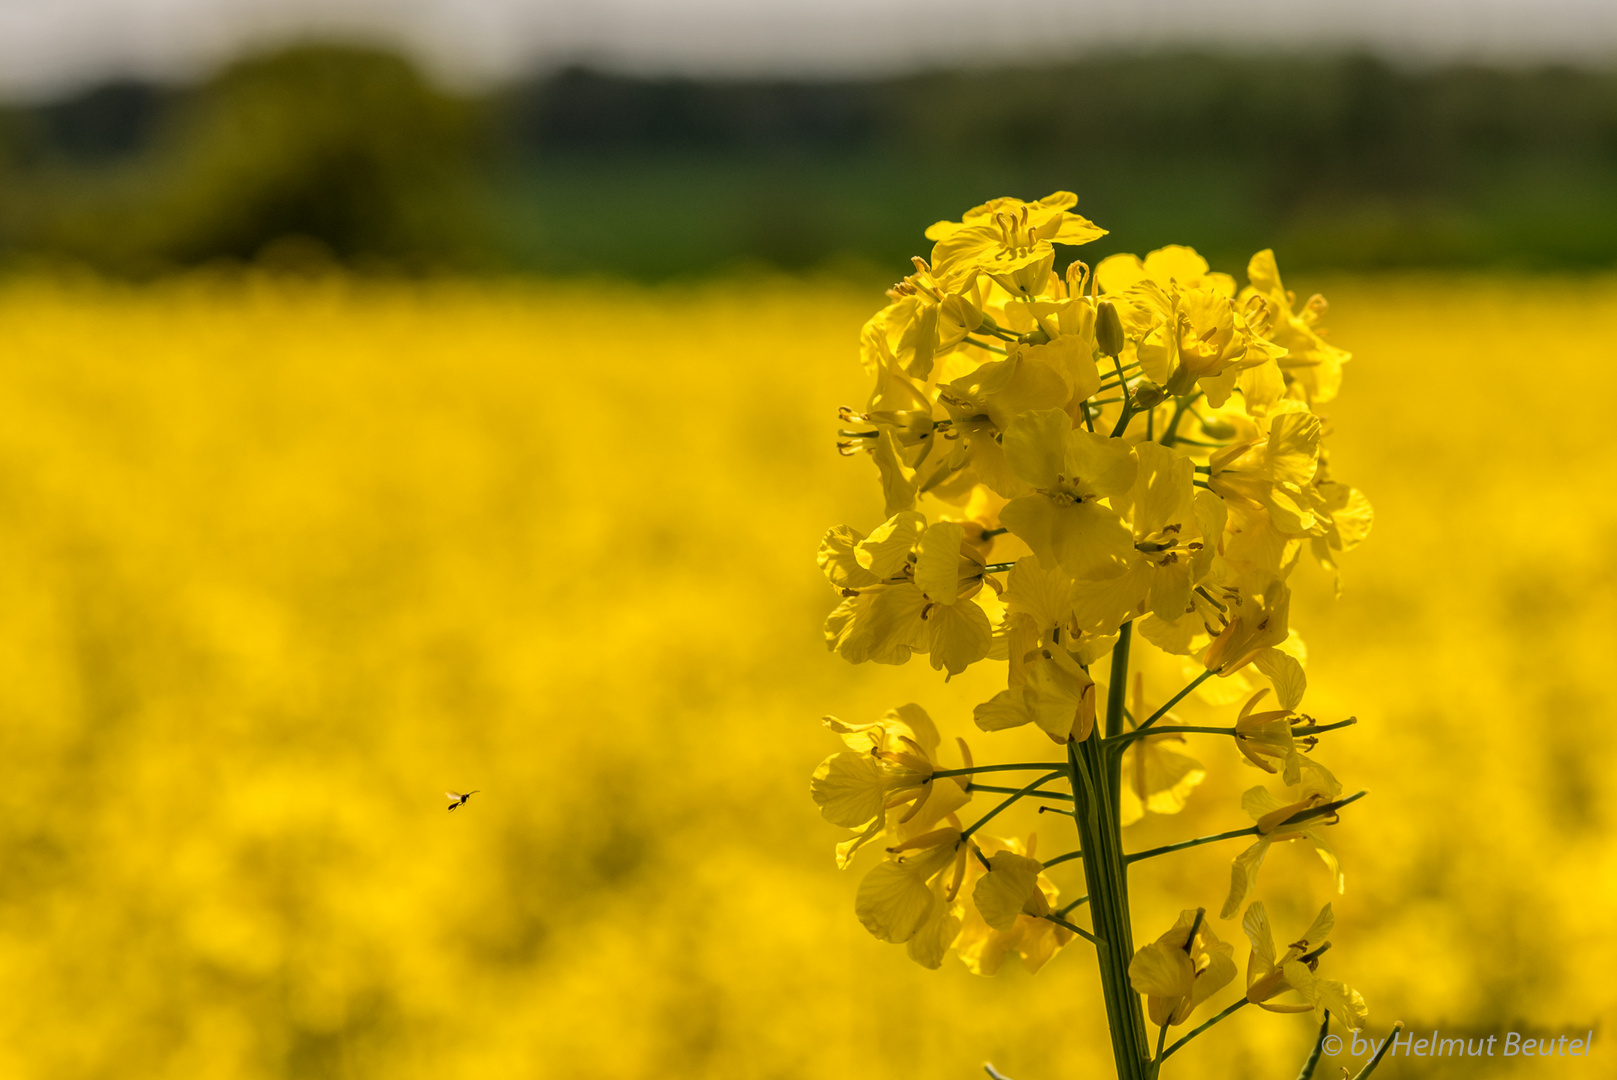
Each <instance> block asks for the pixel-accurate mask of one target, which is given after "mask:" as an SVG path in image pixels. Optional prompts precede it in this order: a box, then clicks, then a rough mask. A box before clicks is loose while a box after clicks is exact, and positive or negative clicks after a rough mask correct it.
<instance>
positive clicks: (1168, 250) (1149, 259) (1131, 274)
mask: <svg viewBox="0 0 1617 1080" xmlns="http://www.w3.org/2000/svg"><path fill="white" fill-rule="evenodd" d="M1095 280H1096V281H1097V282H1099V283H1100V287H1101V289H1102V290H1104V291H1105V292H1106V293H1108V294H1109V295H1113V296H1116V295H1118V294H1119V293H1124V292H1127V291H1128V290H1129V289H1130V288H1132V287H1134V286H1135V285H1138V284H1139V283H1140V282H1142V281H1152V282H1155V283H1156V284H1157V285H1160V286H1161V287H1163V288H1168V287H1169V286H1173V285H1177V286H1178V287H1179V288H1182V289H1206V290H1208V291H1209V292H1212V293H1214V294H1216V295H1219V296H1225V297H1232V296H1234V295H1235V279H1234V278H1232V277H1231V276H1230V275H1228V274H1219V273H1214V272H1212V271H1211V270H1209V269H1208V266H1207V260H1206V259H1204V258H1202V257H1201V256H1200V255H1198V254H1197V253H1196V250H1195V249H1194V248H1188V247H1184V246H1182V245H1180V244H1169V245H1168V246H1167V247H1163V248H1158V249H1157V250H1155V251H1153V252H1151V254H1149V255H1147V256H1146V257H1145V259H1144V260H1143V261H1142V260H1141V259H1140V257H1139V256H1138V255H1108V256H1107V257H1106V258H1104V259H1102V260H1101V261H1100V262H1099V263H1098V264H1097V265H1096V267H1095Z"/></svg>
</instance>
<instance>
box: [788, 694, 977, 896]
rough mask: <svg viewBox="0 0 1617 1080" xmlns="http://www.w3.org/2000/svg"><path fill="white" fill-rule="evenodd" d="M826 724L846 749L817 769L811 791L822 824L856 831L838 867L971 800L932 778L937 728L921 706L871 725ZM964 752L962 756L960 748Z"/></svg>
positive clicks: (946, 780)
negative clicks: (894, 832)
mask: <svg viewBox="0 0 1617 1080" xmlns="http://www.w3.org/2000/svg"><path fill="white" fill-rule="evenodd" d="M825 724H826V726H827V727H829V728H830V729H831V730H832V731H835V732H836V733H837V734H839V735H841V736H842V741H843V742H844V743H846V744H847V745H848V749H847V750H844V751H841V752H839V753H836V754H832V755H831V756H830V757H828V758H826V759H825V760H824V761H822V762H821V763H820V766H819V768H817V769H815V770H814V779H813V780H812V781H811V783H810V785H809V790H810V793H811V794H812V795H813V797H814V801H815V803H816V804H817V805H818V806H819V807H820V813H821V814H822V815H823V816H824V817H825V819H826V820H827V821H829V822H831V823H832V824H833V825H841V826H842V827H843V828H846V829H856V830H859V835H857V836H855V837H853V838H851V839H849V840H847V841H845V842H843V843H842V844H839V845H837V865H839V866H844V867H845V866H847V864H848V862H849V860H850V859H852V858H853V855H854V853H855V852H857V851H858V850H859V849H860V848H861V847H863V846H864V845H865V844H866V843H868V842H869V841H870V840H872V839H874V838H875V837H876V836H877V835H878V834H880V833H881V832H883V831H884V830H888V829H889V828H891V827H895V826H906V827H908V828H909V829H911V830H926V829H930V828H932V827H933V826H934V825H935V824H936V823H937V822H939V821H941V820H943V819H944V818H945V817H947V816H949V815H950V814H952V813H954V812H955V811H956V810H958V809H960V808H961V807H962V806H964V805H966V803H967V802H969V801H970V799H971V796H970V794H968V789H967V785H966V784H965V783H964V782H963V781H962V780H960V779H957V778H955V777H943V778H941V779H934V777H933V775H932V774H933V773H934V772H935V771H937V767H938V766H937V764H936V755H937V751H938V743H939V737H938V729H937V727H936V725H934V724H933V723H932V718H931V717H929V716H928V715H927V714H926V710H925V709H922V708H921V707H920V706H919V705H916V704H913V703H912V704H909V705H901V706H899V707H898V708H896V709H894V710H892V711H891V712H889V713H888V714H887V715H886V716H884V717H882V718H881V719H880V720H878V721H876V722H875V723H874V724H845V723H843V722H842V721H840V720H838V719H837V718H836V717H834V716H828V717H826V718H825ZM961 752H962V753H963V754H964V753H965V752H966V749H965V744H964V743H961ZM968 764H969V762H968ZM906 804H908V809H907V810H906V811H905V812H904V813H903V814H902V816H900V817H899V818H897V819H896V820H890V817H889V815H890V813H891V812H892V811H894V810H897V809H898V808H899V807H901V806H905V805H906Z"/></svg>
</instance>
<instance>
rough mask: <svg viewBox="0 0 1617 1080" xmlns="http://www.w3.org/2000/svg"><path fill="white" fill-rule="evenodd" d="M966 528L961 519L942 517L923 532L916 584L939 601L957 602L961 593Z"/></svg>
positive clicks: (930, 596)
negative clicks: (944, 519)
mask: <svg viewBox="0 0 1617 1080" xmlns="http://www.w3.org/2000/svg"><path fill="white" fill-rule="evenodd" d="M965 535H966V530H965V528H964V526H962V525H961V524H960V523H959V522H955V521H940V522H937V523H936V524H933V525H928V526H927V528H926V531H925V532H924V533H922V534H921V550H920V555H919V557H918V558H917V559H916V561H915V585H916V587H917V588H919V589H920V590H921V592H923V593H924V594H926V598H927V599H928V600H931V601H932V602H933V603H935V604H953V603H954V602H955V600H956V599H958V598H959V596H960V562H961V559H960V542H961V540H963V539H964V538H965Z"/></svg>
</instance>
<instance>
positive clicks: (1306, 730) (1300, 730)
mask: <svg viewBox="0 0 1617 1080" xmlns="http://www.w3.org/2000/svg"><path fill="white" fill-rule="evenodd" d="M1358 722H1359V718H1358V717H1357V716H1350V717H1348V718H1347V719H1346V720H1338V721H1337V722H1336V723H1334V724H1321V725H1320V726H1319V727H1309V726H1308V725H1307V724H1302V725H1300V726H1293V727H1292V729H1291V733H1292V734H1293V735H1322V734H1324V733H1325V732H1327V731H1335V730H1336V729H1337V728H1345V727H1352V726H1353V725H1354V724H1357V723H1358Z"/></svg>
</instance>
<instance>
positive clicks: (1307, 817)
mask: <svg viewBox="0 0 1617 1080" xmlns="http://www.w3.org/2000/svg"><path fill="white" fill-rule="evenodd" d="M1368 794H1370V792H1369V791H1368V790H1366V791H1358V792H1355V793H1353V794H1352V795H1349V796H1348V797H1347V798H1345V799H1337V800H1336V801H1335V802H1328V803H1325V804H1324V805H1323V806H1316V807H1313V808H1312V809H1309V810H1299V811H1297V812H1296V813H1295V814H1293V815H1291V816H1290V817H1289V818H1287V819H1286V820H1285V821H1282V822H1281V823H1280V824H1279V825H1276V826H1275V828H1277V829H1278V828H1280V827H1281V826H1284V825H1301V824H1302V823H1303V822H1305V821H1312V820H1313V819H1314V818H1317V817H1324V816H1326V815H1327V814H1334V813H1336V812H1337V811H1338V810H1340V809H1342V807H1344V806H1349V805H1351V804H1353V803H1356V802H1358V801H1359V800H1360V799H1362V798H1364V797H1365V796H1366V795H1368Z"/></svg>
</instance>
